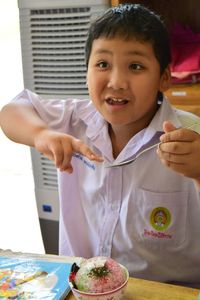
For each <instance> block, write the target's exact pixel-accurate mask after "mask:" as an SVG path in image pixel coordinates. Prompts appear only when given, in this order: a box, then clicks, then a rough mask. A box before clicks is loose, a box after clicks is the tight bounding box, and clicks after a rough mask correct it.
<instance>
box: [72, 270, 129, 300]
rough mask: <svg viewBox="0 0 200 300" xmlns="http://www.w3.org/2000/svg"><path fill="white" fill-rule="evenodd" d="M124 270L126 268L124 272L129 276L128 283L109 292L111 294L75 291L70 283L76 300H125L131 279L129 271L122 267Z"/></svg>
mask: <svg viewBox="0 0 200 300" xmlns="http://www.w3.org/2000/svg"><path fill="white" fill-rule="evenodd" d="M122 268H124V270H125V272H126V274H127V278H126V281H125V282H124V283H123V284H122V285H121V286H120V287H118V288H116V289H114V290H112V291H109V292H104V293H87V292H82V291H79V290H77V289H75V288H74V287H73V285H72V283H71V282H69V284H70V286H71V290H72V293H73V295H74V297H75V299H77V300H91V299H92V300H110V299H112V300H121V299H123V296H124V294H125V290H126V287H127V283H128V279H129V273H128V270H127V269H126V268H125V267H124V266H122Z"/></svg>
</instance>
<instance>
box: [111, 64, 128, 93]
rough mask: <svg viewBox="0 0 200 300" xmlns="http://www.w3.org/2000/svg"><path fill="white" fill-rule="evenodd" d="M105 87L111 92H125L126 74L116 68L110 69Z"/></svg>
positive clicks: (126, 85)
mask: <svg viewBox="0 0 200 300" xmlns="http://www.w3.org/2000/svg"><path fill="white" fill-rule="evenodd" d="M107 86H108V88H112V89H113V90H122V89H123V90H127V88H128V79H127V75H126V73H125V72H124V71H123V70H120V69H118V68H115V69H112V71H111V72H110V77H109V80H108V84H107Z"/></svg>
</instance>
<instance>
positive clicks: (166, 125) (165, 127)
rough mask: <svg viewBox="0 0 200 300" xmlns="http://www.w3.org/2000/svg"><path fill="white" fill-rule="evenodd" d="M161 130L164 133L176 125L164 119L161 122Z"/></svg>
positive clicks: (173, 128)
mask: <svg viewBox="0 0 200 300" xmlns="http://www.w3.org/2000/svg"><path fill="white" fill-rule="evenodd" d="M163 130H164V132H165V133H167V132H170V131H173V130H176V127H175V126H174V125H173V124H172V122H171V121H164V122H163Z"/></svg>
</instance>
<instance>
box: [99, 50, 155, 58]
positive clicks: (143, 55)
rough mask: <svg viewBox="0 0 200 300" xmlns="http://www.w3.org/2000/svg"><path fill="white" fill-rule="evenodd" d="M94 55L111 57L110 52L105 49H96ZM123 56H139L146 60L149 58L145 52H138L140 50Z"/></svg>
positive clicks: (111, 53)
mask: <svg viewBox="0 0 200 300" xmlns="http://www.w3.org/2000/svg"><path fill="white" fill-rule="evenodd" d="M95 54H109V55H113V52H112V51H110V50H107V49H97V50H96V51H95ZM125 54H127V55H130V56H133V55H134V56H141V57H146V58H148V57H149V56H148V55H147V54H146V53H145V52H143V51H140V50H132V51H128V52H126V53H125Z"/></svg>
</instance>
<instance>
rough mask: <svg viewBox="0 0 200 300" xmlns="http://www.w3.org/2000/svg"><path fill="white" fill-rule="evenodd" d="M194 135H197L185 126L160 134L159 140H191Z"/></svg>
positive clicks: (193, 138)
mask: <svg viewBox="0 0 200 300" xmlns="http://www.w3.org/2000/svg"><path fill="white" fill-rule="evenodd" d="M196 137H197V135H196V133H195V132H194V131H192V130H190V129H186V128H179V129H175V130H173V131H170V132H167V133H165V134H163V135H161V137H160V141H161V142H162V143H165V142H171V141H185V142H192V141H194V140H195V139H196Z"/></svg>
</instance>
